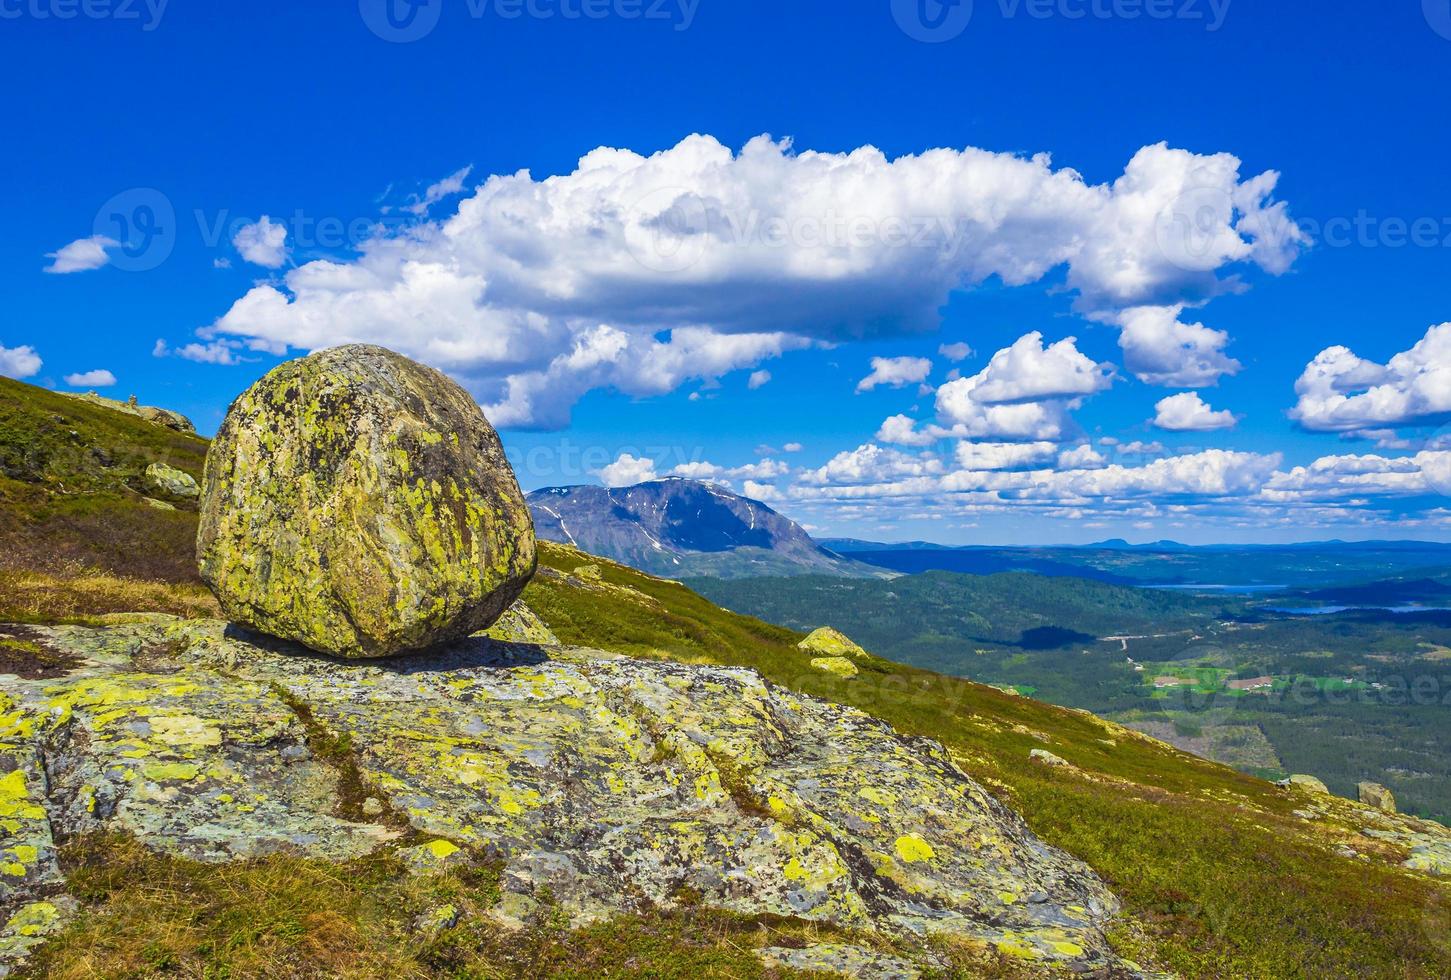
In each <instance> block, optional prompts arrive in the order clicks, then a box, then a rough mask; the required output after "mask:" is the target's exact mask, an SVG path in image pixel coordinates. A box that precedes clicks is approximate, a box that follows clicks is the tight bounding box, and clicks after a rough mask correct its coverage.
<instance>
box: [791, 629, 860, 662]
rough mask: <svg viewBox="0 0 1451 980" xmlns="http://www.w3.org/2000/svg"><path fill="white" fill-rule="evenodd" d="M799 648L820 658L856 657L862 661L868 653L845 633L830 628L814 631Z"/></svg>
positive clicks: (798, 645) (799, 644)
mask: <svg viewBox="0 0 1451 980" xmlns="http://www.w3.org/2000/svg"><path fill="white" fill-rule="evenodd" d="M797 647H798V648H799V649H801V650H803V651H805V652H806V653H814V654H816V655H817V656H818V657H856V658H858V659H861V658H863V657H865V656H866V655H867V652H866V651H865V650H863V649H862V648H861V647H859V646H857V645H856V644H855V643H853V642H852V641H851V640H850V639H848V638H847V635H846V634H845V633H842V632H840V631H839V630H834V629H832V628H831V627H830V626H823V627H821V629H819V630H816V631H814V632H813V633H812V634H811V635H810V636H808V637H807V638H806V639H804V640H802V641H801V642H800V643H798V644H797Z"/></svg>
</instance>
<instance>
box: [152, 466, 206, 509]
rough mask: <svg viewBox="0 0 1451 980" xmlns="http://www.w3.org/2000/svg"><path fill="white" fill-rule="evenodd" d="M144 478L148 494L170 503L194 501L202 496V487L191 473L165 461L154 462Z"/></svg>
mask: <svg viewBox="0 0 1451 980" xmlns="http://www.w3.org/2000/svg"><path fill="white" fill-rule="evenodd" d="M143 480H144V481H145V484H146V493H147V495H148V496H151V497H155V498H156V499H158V500H162V501H166V502H168V503H185V502H193V501H195V500H196V499H197V498H198V497H200V496H201V488H200V487H199V486H197V482H196V480H193V479H192V477H191V474H190V473H183V472H182V471H181V470H179V469H177V468H176V467H174V466H167V465H166V464H165V463H152V464H151V465H150V466H148V467H146V472H145V474H144V475H143Z"/></svg>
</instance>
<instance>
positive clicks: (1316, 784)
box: [1289, 775, 1330, 796]
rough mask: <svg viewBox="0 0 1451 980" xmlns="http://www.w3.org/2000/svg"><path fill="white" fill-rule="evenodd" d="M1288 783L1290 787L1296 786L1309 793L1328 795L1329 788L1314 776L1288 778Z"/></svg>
mask: <svg viewBox="0 0 1451 980" xmlns="http://www.w3.org/2000/svg"><path fill="white" fill-rule="evenodd" d="M1289 783H1290V785H1291V786H1298V787H1300V788H1301V789H1303V790H1308V791H1310V792H1311V793H1319V794H1321V795H1322V796H1329V795H1330V789H1329V787H1327V786H1326V785H1325V784H1324V783H1323V782H1322V781H1321V780H1319V779H1318V778H1316V777H1315V776H1305V775H1294V776H1291V777H1290V780H1289Z"/></svg>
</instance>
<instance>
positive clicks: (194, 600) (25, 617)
mask: <svg viewBox="0 0 1451 980" xmlns="http://www.w3.org/2000/svg"><path fill="white" fill-rule="evenodd" d="M135 612H142V613H170V614H172V615H174V616H182V617H185V618H187V619H201V618H206V617H216V616H220V615H221V609H220V608H219V607H218V606H217V600H216V599H214V598H213V597H212V594H211V593H210V592H208V591H207V589H206V587H205V586H203V585H199V584H192V583H170V582H158V581H146V580H143V579H135V578H125V577H123V576H120V575H112V574H109V573H107V572H101V571H97V570H95V569H93V568H86V567H84V566H65V567H62V568H60V569H57V570H55V571H46V572H42V571H31V570H27V569H16V568H4V567H0V621H5V622H14V623H66V622H85V621H87V620H90V619H93V618H94V617H96V616H103V615H106V614H108V613H135Z"/></svg>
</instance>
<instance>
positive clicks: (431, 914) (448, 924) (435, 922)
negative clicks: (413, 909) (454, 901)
mask: <svg viewBox="0 0 1451 980" xmlns="http://www.w3.org/2000/svg"><path fill="white" fill-rule="evenodd" d="M456 925H458V907H457V906H454V905H440V906H439V907H438V908H436V909H430V910H429V911H427V912H425V913H423V914H422V915H420V916H418V917H417V918H415V919H414V920H413V928H414V929H415V930H416V931H418V932H424V933H435V932H443V931H444V930H445V929H452V928H453V927H454V926H456Z"/></svg>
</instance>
